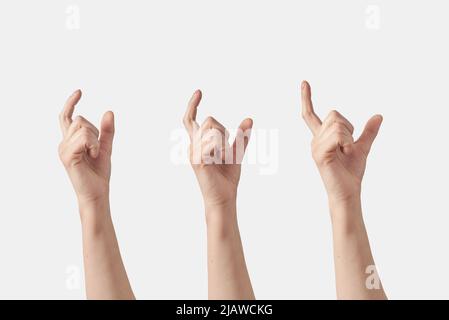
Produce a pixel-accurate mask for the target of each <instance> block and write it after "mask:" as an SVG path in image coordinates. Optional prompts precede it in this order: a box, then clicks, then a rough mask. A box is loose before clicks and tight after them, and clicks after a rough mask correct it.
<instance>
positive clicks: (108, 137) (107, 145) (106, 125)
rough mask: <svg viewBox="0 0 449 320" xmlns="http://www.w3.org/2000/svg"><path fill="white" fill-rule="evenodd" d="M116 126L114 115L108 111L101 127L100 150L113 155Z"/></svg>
mask: <svg viewBox="0 0 449 320" xmlns="http://www.w3.org/2000/svg"><path fill="white" fill-rule="evenodd" d="M114 133H115V125H114V113H113V112H112V111H108V112H106V113H105V114H104V115H103V118H102V119H101V126H100V148H101V149H103V150H105V151H106V152H108V153H109V154H111V153H112V142H113V140H114Z"/></svg>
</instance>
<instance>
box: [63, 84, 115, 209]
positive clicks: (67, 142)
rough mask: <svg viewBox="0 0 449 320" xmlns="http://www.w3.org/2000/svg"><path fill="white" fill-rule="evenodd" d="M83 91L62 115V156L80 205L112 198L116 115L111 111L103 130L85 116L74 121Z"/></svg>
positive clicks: (68, 102)
mask: <svg viewBox="0 0 449 320" xmlns="http://www.w3.org/2000/svg"><path fill="white" fill-rule="evenodd" d="M80 99H81V91H80V90H77V91H75V92H74V93H73V94H72V95H71V96H70V97H69V99H68V100H67V102H66V104H65V106H64V109H63V111H62V112H61V114H60V117H59V120H60V126H61V131H62V134H63V140H62V142H61V144H60V145H59V156H60V158H61V161H62V163H63V164H64V166H65V168H66V170H67V173H68V175H69V177H70V179H71V181H72V184H73V187H74V189H75V192H76V194H77V196H78V200H79V201H80V202H93V201H97V200H99V199H100V198H107V197H108V196H109V181H110V177H111V154H112V142H113V139H114V114H113V113H112V112H111V111H108V112H106V113H105V114H104V116H103V119H102V121H101V125H100V130H101V134H100V132H99V131H98V129H97V128H96V127H95V126H94V125H93V124H92V123H90V122H89V121H88V120H86V119H85V118H83V117H82V116H77V117H76V118H75V119H74V120H72V116H73V112H74V110H75V106H76V104H77V103H78V102H79V100H80Z"/></svg>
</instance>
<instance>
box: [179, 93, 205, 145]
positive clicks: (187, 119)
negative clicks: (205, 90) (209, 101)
mask: <svg viewBox="0 0 449 320" xmlns="http://www.w3.org/2000/svg"><path fill="white" fill-rule="evenodd" d="M201 97H202V93H201V91H200V90H196V91H195V93H194V94H193V96H192V98H190V101H189V104H188V106H187V111H186V113H185V115H184V120H183V122H184V126H185V128H186V130H187V132H188V133H189V135H190V137H192V136H193V130H195V129H198V128H199V127H200V126H199V125H198V123H197V122H196V113H197V108H198V105H199V104H200V101H201Z"/></svg>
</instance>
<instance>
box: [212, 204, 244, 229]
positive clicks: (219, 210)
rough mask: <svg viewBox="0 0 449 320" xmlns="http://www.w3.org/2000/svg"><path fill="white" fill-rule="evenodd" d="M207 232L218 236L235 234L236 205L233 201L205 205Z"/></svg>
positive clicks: (236, 227)
mask: <svg viewBox="0 0 449 320" xmlns="http://www.w3.org/2000/svg"><path fill="white" fill-rule="evenodd" d="M205 211H206V225H207V230H208V232H209V231H210V232H211V233H212V234H216V235H219V236H228V235H231V234H235V231H236V229H238V226H237V206H236V203H235V202H229V203H226V204H221V205H219V206H217V205H213V206H211V205H207V204H206V205H205Z"/></svg>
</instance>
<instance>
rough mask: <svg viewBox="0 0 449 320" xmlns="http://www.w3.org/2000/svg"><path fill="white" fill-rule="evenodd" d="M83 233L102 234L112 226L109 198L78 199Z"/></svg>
mask: <svg viewBox="0 0 449 320" xmlns="http://www.w3.org/2000/svg"><path fill="white" fill-rule="evenodd" d="M78 206H79V212H80V218H81V226H82V229H83V232H85V233H86V232H88V233H95V234H98V233H101V232H102V231H104V230H105V229H106V228H108V227H109V226H110V225H111V214H110V204H109V197H107V196H105V197H99V198H96V199H95V200H94V201H93V200H92V199H90V200H86V199H78Z"/></svg>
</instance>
